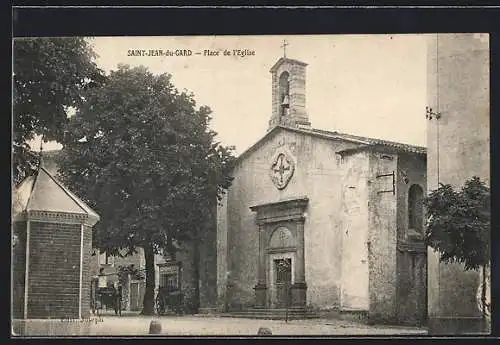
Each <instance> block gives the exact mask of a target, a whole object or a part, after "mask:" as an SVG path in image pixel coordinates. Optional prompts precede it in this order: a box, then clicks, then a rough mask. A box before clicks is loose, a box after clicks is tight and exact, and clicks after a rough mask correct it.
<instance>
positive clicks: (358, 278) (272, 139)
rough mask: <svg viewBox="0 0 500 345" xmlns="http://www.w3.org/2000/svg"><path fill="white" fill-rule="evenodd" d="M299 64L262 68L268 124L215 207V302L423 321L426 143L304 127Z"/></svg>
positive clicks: (251, 310) (236, 308)
mask: <svg viewBox="0 0 500 345" xmlns="http://www.w3.org/2000/svg"><path fill="white" fill-rule="evenodd" d="M306 65H307V64H306V63H304V62H301V61H297V60H294V59H288V58H280V59H279V60H278V61H277V62H276V64H275V65H274V66H273V67H272V68H271V70H270V72H271V75H272V112H271V118H270V121H269V130H268V132H267V133H266V134H265V135H264V136H263V138H262V139H260V140H259V141H257V142H256V143H255V144H254V145H253V146H251V147H250V148H249V149H248V150H247V151H245V152H244V153H243V154H241V155H240V156H239V157H238V160H237V163H236V166H235V168H234V171H233V175H234V181H233V184H232V186H231V188H230V189H229V191H228V194H227V195H226V197H225V199H224V201H223V205H222V206H220V207H219V209H218V233H217V245H218V248H217V268H218V275H217V277H218V280H217V288H218V295H219V306H220V308H221V309H223V310H227V311H229V312H242V311H243V312H247V313H248V315H252V314H255V313H259V312H262V313H268V314H269V313H271V314H273V313H275V314H277V315H278V314H279V313H280V310H283V308H285V307H286V306H287V305H288V306H291V307H293V313H294V314H293V315H294V317H307V316H308V314H309V313H311V312H312V313H314V312H322V311H332V312H340V313H354V314H358V315H359V316H361V317H363V316H367V317H369V318H371V319H373V320H379V321H382V320H384V321H390V322H394V323H422V322H425V319H426V316H427V308H426V302H427V296H426V291H427V287H426V284H427V279H426V266H427V258H426V247H425V246H424V243H423V234H424V226H423V225H424V223H423V204H422V200H423V196H424V191H425V190H426V189H427V185H426V149H425V148H423V147H416V146H412V145H406V144H402V143H395V142H389V141H384V140H379V139H373V138H366V137H360V136H355V135H350V134H344V133H338V132H329V131H323V130H317V129H313V128H311V125H310V121H309V116H308V113H307V109H306ZM288 291H289V292H288Z"/></svg>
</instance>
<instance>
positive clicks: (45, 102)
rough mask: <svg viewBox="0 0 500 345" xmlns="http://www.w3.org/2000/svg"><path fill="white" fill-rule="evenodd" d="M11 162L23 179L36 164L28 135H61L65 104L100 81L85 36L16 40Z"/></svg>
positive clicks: (76, 103)
mask: <svg viewBox="0 0 500 345" xmlns="http://www.w3.org/2000/svg"><path fill="white" fill-rule="evenodd" d="M13 53H14V66H13V72H14V75H13V140H12V141H13V162H14V181H15V182H19V181H20V180H22V179H23V178H24V177H25V176H26V175H27V174H29V173H30V172H31V171H32V170H33V169H34V168H35V167H36V165H37V157H36V156H34V155H33V154H32V153H31V148H30V147H29V145H28V141H29V140H32V139H34V137H35V135H43V137H44V138H45V139H46V140H58V139H60V138H61V136H62V135H63V127H64V124H65V123H66V122H67V113H66V109H67V108H68V107H75V108H77V107H79V106H80V105H81V104H82V102H83V98H82V92H83V91H84V90H86V89H88V88H92V87H94V86H98V85H99V84H100V83H102V81H103V78H104V76H103V73H102V71H101V70H100V69H98V68H97V66H96V64H95V62H94V61H93V59H94V58H95V57H96V56H95V54H94V53H93V51H92V49H91V47H90V45H89V43H88V42H87V41H86V40H85V39H84V38H78V37H67V38H29V39H24V38H23V39H21V38H19V39H15V40H14V43H13Z"/></svg>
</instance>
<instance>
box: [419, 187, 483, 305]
mask: <svg viewBox="0 0 500 345" xmlns="http://www.w3.org/2000/svg"><path fill="white" fill-rule="evenodd" d="M490 195H491V194H490V189H489V188H488V187H487V186H486V185H485V183H484V182H482V181H481V180H480V179H479V178H478V177H473V178H472V179H470V180H467V181H466V182H465V184H464V186H463V187H462V188H461V190H460V191H455V190H454V189H453V187H452V186H451V185H444V184H441V185H440V187H439V188H438V189H437V190H434V191H433V192H431V194H430V195H429V196H428V197H427V198H426V200H425V206H426V209H427V213H428V219H429V220H428V224H427V230H426V239H425V240H426V243H427V245H429V246H430V247H432V248H433V249H434V250H436V251H437V252H439V253H440V261H441V262H447V263H452V262H458V263H462V264H464V267H465V270H479V269H480V268H482V269H483V274H482V276H483V283H482V289H483V291H482V304H483V313H484V314H486V308H487V305H486V296H485V293H486V292H485V291H486V290H485V289H486V282H485V277H486V267H487V266H488V264H489V262H490V258H491V247H490V232H491V206H490V199H491V196H490Z"/></svg>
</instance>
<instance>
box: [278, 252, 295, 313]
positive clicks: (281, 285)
mask: <svg viewBox="0 0 500 345" xmlns="http://www.w3.org/2000/svg"><path fill="white" fill-rule="evenodd" d="M291 285H292V259H291V258H283V259H274V286H275V291H276V294H275V301H274V305H275V307H276V308H285V307H286V306H287V304H290V286H291Z"/></svg>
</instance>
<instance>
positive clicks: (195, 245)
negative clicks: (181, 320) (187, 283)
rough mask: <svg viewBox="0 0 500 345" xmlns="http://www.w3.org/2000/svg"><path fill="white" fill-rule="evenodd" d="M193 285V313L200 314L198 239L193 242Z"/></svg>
mask: <svg viewBox="0 0 500 345" xmlns="http://www.w3.org/2000/svg"><path fill="white" fill-rule="evenodd" d="M193 285H194V296H193V298H194V300H193V312H194V313H198V309H199V308H200V245H199V239H198V238H195V239H194V241H193Z"/></svg>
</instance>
